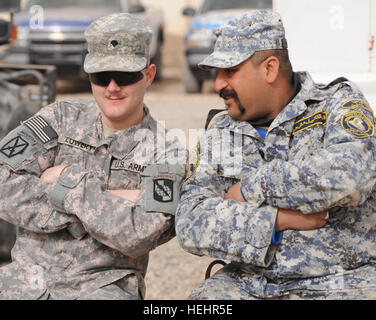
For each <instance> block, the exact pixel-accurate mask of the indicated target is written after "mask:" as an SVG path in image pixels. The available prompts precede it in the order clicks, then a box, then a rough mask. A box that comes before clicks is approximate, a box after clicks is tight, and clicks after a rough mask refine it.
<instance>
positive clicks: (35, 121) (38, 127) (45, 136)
mask: <svg viewBox="0 0 376 320" xmlns="http://www.w3.org/2000/svg"><path fill="white" fill-rule="evenodd" d="M24 125H25V126H27V127H28V128H29V129H30V130H31V131H32V132H33V133H34V134H35V135H36V136H37V137H38V139H39V140H40V141H42V143H44V144H45V143H47V142H50V141H51V140H54V139H56V138H57V133H56V132H55V130H54V129H52V128H51V126H50V125H49V124H48V123H47V121H46V120H44V119H43V118H42V117H41V116H37V117H34V118H31V119H29V120H27V121H25V122H24Z"/></svg>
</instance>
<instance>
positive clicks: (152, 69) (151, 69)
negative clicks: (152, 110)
mask: <svg viewBox="0 0 376 320" xmlns="http://www.w3.org/2000/svg"><path fill="white" fill-rule="evenodd" d="M156 73H157V66H156V65H155V64H153V63H152V64H150V65H149V66H148V67H147V68H146V85H147V86H150V85H151V84H152V83H153V80H154V77H155V74H156Z"/></svg>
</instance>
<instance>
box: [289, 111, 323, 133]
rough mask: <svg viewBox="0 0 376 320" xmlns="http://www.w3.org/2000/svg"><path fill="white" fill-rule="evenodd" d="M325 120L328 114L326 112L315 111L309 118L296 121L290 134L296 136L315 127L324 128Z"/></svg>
mask: <svg viewBox="0 0 376 320" xmlns="http://www.w3.org/2000/svg"><path fill="white" fill-rule="evenodd" d="M327 118H328V114H327V113H326V111H317V112H315V113H314V114H312V115H310V116H309V117H306V118H303V119H300V120H298V121H296V122H295V125H294V128H293V130H292V134H293V135H296V134H298V133H301V132H302V131H304V130H307V129H309V128H312V127H314V126H317V125H323V126H325V125H326V120H327Z"/></svg>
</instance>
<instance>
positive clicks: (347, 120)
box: [341, 111, 375, 139]
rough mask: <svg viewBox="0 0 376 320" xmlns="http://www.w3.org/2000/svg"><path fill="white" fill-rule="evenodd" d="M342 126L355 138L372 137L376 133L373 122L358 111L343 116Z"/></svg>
mask: <svg viewBox="0 0 376 320" xmlns="http://www.w3.org/2000/svg"><path fill="white" fill-rule="evenodd" d="M341 126H342V127H343V128H344V129H345V130H346V131H347V132H349V133H350V134H351V135H353V136H354V137H355V138H359V139H363V138H367V137H371V136H373V135H374V133H375V126H374V124H373V122H372V121H371V120H370V119H368V118H367V116H365V115H364V114H363V113H361V112H358V111H350V112H347V113H345V114H344V115H343V116H342V118H341Z"/></svg>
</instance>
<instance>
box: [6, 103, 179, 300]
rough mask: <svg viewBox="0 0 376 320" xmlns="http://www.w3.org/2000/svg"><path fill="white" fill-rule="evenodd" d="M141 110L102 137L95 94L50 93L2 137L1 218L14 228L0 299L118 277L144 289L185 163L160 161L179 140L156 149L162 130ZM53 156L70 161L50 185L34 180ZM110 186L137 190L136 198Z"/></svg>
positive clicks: (59, 292) (168, 230) (71, 289)
mask: <svg viewBox="0 0 376 320" xmlns="http://www.w3.org/2000/svg"><path fill="white" fill-rule="evenodd" d="M144 110H145V116H144V119H143V120H142V122H141V123H139V124H138V125H136V126H134V127H131V128H129V129H126V130H121V131H117V132H116V133H114V134H113V135H111V136H109V137H108V138H106V139H102V121H101V116H100V112H99V108H98V106H97V105H96V103H95V102H94V101H70V102H67V101H65V102H57V103H54V104H52V105H49V106H47V107H44V108H42V109H41V110H40V111H39V112H38V113H37V114H36V115H35V116H34V117H32V118H31V119H29V120H27V121H25V122H24V123H23V124H22V125H21V126H19V127H18V128H16V129H15V130H13V131H12V132H10V133H9V134H8V135H7V136H6V137H5V138H4V139H3V140H2V141H1V143H0V195H1V196H0V217H1V218H3V219H4V220H6V221H8V222H10V223H12V224H14V225H17V226H18V227H19V232H18V235H17V241H16V244H15V247H14V249H13V250H12V258H13V262H12V263H11V264H9V265H7V266H5V267H3V268H0V279H1V280H0V283H1V284H0V297H1V298H3V299H8V298H10V299H18V298H22V299H33V298H38V297H39V296H41V295H42V294H43V293H45V292H48V293H49V294H50V295H51V297H52V298H54V299H76V298H80V297H82V295H83V294H86V293H90V292H93V291H95V290H96V289H98V288H100V287H102V286H104V285H106V284H110V283H113V282H115V281H117V280H119V279H124V278H125V277H128V278H129V281H128V284H127V286H128V289H129V292H131V295H132V296H133V297H134V298H137V297H138V294H139V292H140V294H141V296H144V294H145V287H144V281H143V278H144V276H145V273H146V268H147V264H148V253H149V251H150V250H152V249H153V248H155V247H156V246H158V245H159V244H162V243H164V242H166V241H168V240H170V239H171V238H172V237H173V236H174V235H175V232H174V214H175V208H174V204H175V205H176V203H177V197H178V191H177V190H178V184H179V181H180V180H181V177H182V176H183V175H184V166H180V165H178V164H176V165H170V164H169V163H168V162H166V161H165V160H166V159H169V158H171V157H172V156H174V154H175V153H176V152H181V154H184V152H185V150H184V149H182V148H181V147H180V145H179V143H178V142H177V141H176V140H175V141H167V142H166V146H165V148H162V149H159V150H158V148H156V145H155V144H154V139H155V138H157V139H158V137H159V135H164V134H165V129H164V128H163V127H162V128H160V127H159V124H158V123H157V122H156V121H155V120H154V119H153V118H152V117H151V115H150V113H149V111H148V109H147V108H146V107H144ZM142 132H143V134H140V133H142ZM150 139H151V140H150ZM150 141H151V142H150ZM160 141H164V140H160ZM137 152H138V156H137ZM143 154H147V155H148V157H149V161H150V162H149V163H145V162H140V161H139V160H138V159H141V160H142V159H143V160H144V159H145V158H142V157H140V155H143ZM137 157H138V158H137ZM136 158H137V159H136ZM156 163H157V164H156ZM59 164H67V165H70V166H69V167H67V168H66V169H65V170H64V171H63V172H62V174H61V175H60V177H59V178H58V180H57V182H56V183H55V184H53V185H48V184H46V183H44V182H42V181H41V180H40V179H39V176H40V174H41V173H42V172H43V171H44V170H45V169H47V168H49V167H51V166H56V165H59ZM156 183H159V185H163V184H165V187H164V189H163V186H162V187H159V188H158V185H156ZM161 188H162V189H163V190H161ZM107 189H129V190H131V189H141V195H140V199H139V201H138V202H137V203H136V204H133V203H132V202H130V201H127V200H125V199H123V198H120V197H117V196H114V195H112V194H109V193H107V192H105V190H107ZM156 190H157V191H158V190H159V192H157V191H156ZM46 290H47V291H46Z"/></svg>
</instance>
